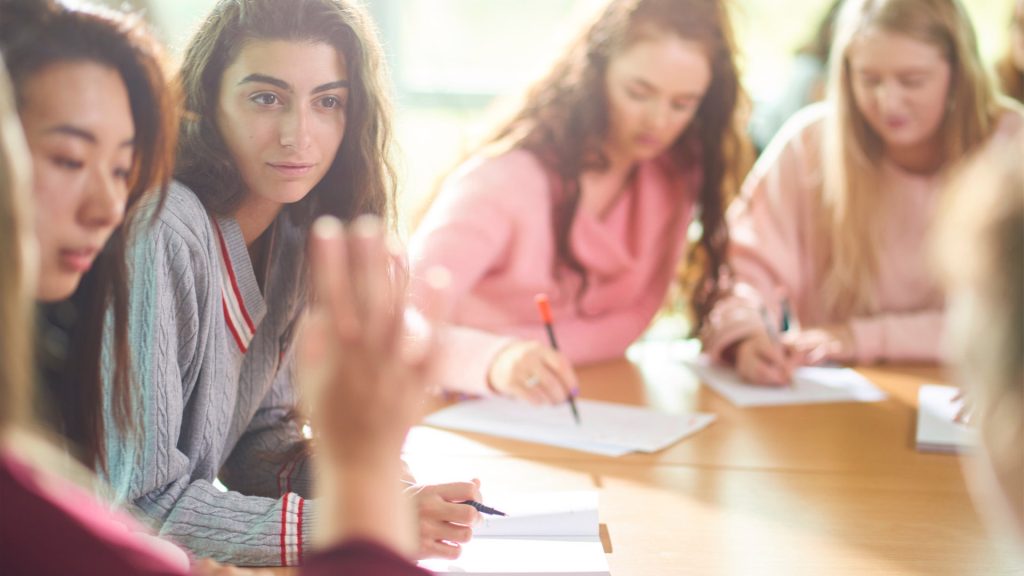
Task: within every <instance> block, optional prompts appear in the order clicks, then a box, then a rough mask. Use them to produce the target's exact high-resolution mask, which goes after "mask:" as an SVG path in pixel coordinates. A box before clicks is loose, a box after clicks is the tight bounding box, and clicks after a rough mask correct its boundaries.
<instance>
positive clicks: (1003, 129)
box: [992, 98, 1024, 140]
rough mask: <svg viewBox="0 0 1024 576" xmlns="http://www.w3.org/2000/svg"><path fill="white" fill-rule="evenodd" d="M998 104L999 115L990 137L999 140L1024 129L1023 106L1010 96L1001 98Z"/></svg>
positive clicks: (1012, 135)
mask: <svg viewBox="0 0 1024 576" xmlns="http://www.w3.org/2000/svg"><path fill="white" fill-rule="evenodd" d="M999 104H1000V106H999V116H998V118H996V123H995V130H994V131H993V133H992V137H993V138H995V139H997V140H1001V139H1004V138H1005V139H1009V138H1013V137H1015V136H1017V135H1019V134H1020V133H1021V132H1022V131H1024V106H1022V105H1021V104H1020V103H1018V102H1017V101H1015V100H1012V99H1010V98H1003V99H1001V100H1000V101H999Z"/></svg>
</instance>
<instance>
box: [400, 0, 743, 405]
mask: <svg viewBox="0 0 1024 576" xmlns="http://www.w3.org/2000/svg"><path fill="white" fill-rule="evenodd" d="M734 54H735V48H734V42H733V35H732V28H731V25H730V22H729V18H728V15H727V13H726V9H725V6H724V5H723V3H721V2H717V1H708V0H614V1H612V2H610V3H609V4H608V6H607V7H606V8H605V9H604V11H603V12H602V13H601V14H600V15H599V16H598V18H597V19H596V20H595V21H594V22H593V23H592V24H591V25H590V26H589V27H587V28H586V29H585V30H583V32H582V34H581V35H580V36H579V38H578V39H577V40H576V41H575V42H574V43H573V44H571V45H570V46H569V48H568V49H567V50H566V51H565V52H564V53H563V54H562V55H561V56H560V58H559V59H558V60H557V61H556V63H555V64H554V66H553V67H552V69H551V71H550V72H549V73H548V74H547V75H546V76H545V77H543V78H542V79H541V80H539V81H538V82H537V83H536V84H534V85H533V86H532V87H530V88H529V90H527V92H526V94H525V97H524V98H523V100H522V102H521V103H520V104H519V106H518V108H517V109H516V110H515V112H514V113H513V114H512V116H511V118H510V119H508V120H506V121H505V122H503V123H501V124H500V125H499V126H498V127H497V129H496V130H494V132H493V134H492V135H491V136H490V137H489V138H487V139H486V141H485V142H484V143H483V145H481V146H480V147H479V148H478V149H477V150H476V151H475V152H474V153H473V155H472V156H471V157H470V158H469V159H468V160H467V161H466V162H464V163H463V164H462V165H461V166H460V167H459V168H458V169H457V170H456V171H455V172H454V173H452V174H451V175H450V176H449V177H448V179H447V180H446V181H445V183H444V184H443V185H442V186H441V188H440V190H439V191H438V192H437V194H436V197H434V198H433V199H432V202H431V204H430V206H429V209H428V210H427V211H426V213H425V215H424V216H423V218H422V221H421V222H420V223H419V225H418V227H417V228H416V231H415V233H414V235H413V237H412V240H411V243H410V266H411V270H412V286H413V290H414V296H415V293H416V292H417V286H419V285H420V282H421V278H422V277H423V273H424V271H425V270H427V269H428V268H429V267H430V266H434V265H443V266H445V267H446V268H449V269H450V270H451V271H452V276H453V292H454V295H455V298H454V300H455V302H456V306H455V310H454V316H453V321H454V323H455V324H456V327H454V328H453V329H452V330H451V331H450V333H449V334H448V336H449V338H448V342H447V344H446V345H445V350H444V355H445V358H444V361H443V364H442V366H444V368H442V370H441V374H442V377H443V379H444V381H443V384H444V385H447V386H449V387H452V388H455V389H460V390H463V391H468V392H473V393H488V392H491V393H496V394H503V395H509V396H514V397H519V398H524V399H526V400H529V401H531V402H533V403H537V404H541V403H555V402H560V401H564V400H565V398H566V396H567V395H568V394H569V393H570V391H572V390H573V389H574V388H575V387H576V385H577V384H576V379H575V376H574V374H573V370H572V364H573V363H586V362H594V361H599V360H605V359H609V358H614V357H617V356H621V355H622V354H623V353H624V352H625V349H626V347H627V346H628V345H629V344H630V343H631V342H632V341H633V340H634V339H636V338H637V337H638V336H639V335H640V334H641V333H642V332H643V331H644V329H645V328H646V327H647V325H648V324H649V323H650V321H651V319H652V318H653V316H654V314H655V312H656V311H657V310H658V308H659V307H660V306H661V305H662V303H663V302H664V299H665V296H666V292H667V291H668V289H669V286H670V284H671V283H672V281H673V278H674V277H675V272H676V267H677V265H678V264H679V261H680V259H681V258H682V256H683V254H685V252H686V250H685V248H686V243H687V242H686V240H687V239H686V231H687V229H688V227H689V224H690V222H691V221H692V220H693V219H694V218H699V220H700V222H701V224H702V227H703V235H702V237H701V239H700V246H701V247H702V248H703V250H704V253H705V254H706V257H705V261H706V264H705V266H704V279H703V280H702V281H701V282H700V283H699V287H698V289H697V290H696V291H695V293H694V295H693V305H694V308H695V312H696V315H697V317H698V318H703V317H704V316H705V315H706V313H707V311H708V307H709V305H710V302H711V301H712V300H713V299H714V295H715V293H716V284H715V279H716V278H717V277H718V273H717V271H718V268H719V267H720V265H721V264H722V262H723V260H724V255H725V246H726V242H727V238H728V233H727V231H726V227H725V222H724V219H723V213H724V205H725V200H726V196H727V193H728V191H729V190H730V189H731V187H732V186H733V185H734V184H735V183H736V182H737V178H738V173H739V161H738V159H739V157H740V156H741V152H742V151H743V150H744V140H743V136H742V133H743V130H742V126H741V125H740V118H739V114H738V113H737V112H738V109H739V103H740V102H741V101H742V99H743V95H742V92H741V88H740V85H739V78H738V74H737V70H736V65H735V62H734ZM538 293H546V294H548V295H549V297H550V301H551V308H552V312H553V316H554V319H555V322H556V324H557V330H558V340H559V343H560V345H561V346H562V348H561V353H557V352H555V351H554V350H553V349H552V348H550V347H549V346H548V345H546V344H545V342H546V341H547V338H546V336H545V332H544V327H543V325H542V323H541V321H540V319H539V318H538V315H537V309H536V308H535V305H534V296H535V295H536V294H538Z"/></svg>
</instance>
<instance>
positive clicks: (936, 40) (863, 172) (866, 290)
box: [820, 0, 999, 319]
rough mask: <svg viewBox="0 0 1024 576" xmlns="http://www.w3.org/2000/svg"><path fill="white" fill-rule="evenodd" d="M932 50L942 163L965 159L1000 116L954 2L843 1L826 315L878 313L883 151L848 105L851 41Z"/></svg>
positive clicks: (831, 90) (833, 91)
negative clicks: (946, 79) (941, 65)
mask: <svg viewBox="0 0 1024 576" xmlns="http://www.w3.org/2000/svg"><path fill="white" fill-rule="evenodd" d="M872 28H873V29H878V30H884V31H886V32H890V33H894V34H900V35H904V36H908V37H910V38H913V39H915V40H918V41H921V42H924V43H926V44H930V45H932V46H935V47H937V48H938V49H939V50H940V51H941V52H942V54H943V55H945V57H946V61H947V62H948V63H949V65H950V69H951V70H950V71H951V76H950V92H949V94H948V96H947V98H948V100H947V102H948V108H947V113H946V116H945V118H944V120H943V122H942V125H941V126H940V128H939V130H940V131H941V137H942V142H943V154H944V158H943V161H944V163H946V164H947V165H948V164H949V163H950V162H953V161H956V160H958V159H960V158H963V157H964V156H965V154H966V153H967V152H969V151H971V150H973V149H974V148H975V147H977V146H978V145H979V144H980V143H982V142H983V141H984V140H985V139H986V138H988V136H989V135H990V134H991V133H992V130H993V128H994V125H995V121H996V118H997V115H998V112H999V106H998V104H997V101H996V97H995V92H994V90H993V88H992V85H991V82H990V80H989V77H988V76H987V74H986V72H985V67H984V65H983V64H982V61H981V58H980V56H979V54H978V48H977V40H976V37H975V34H974V29H973V27H972V25H971V21H970V18H969V17H968V15H967V13H966V11H965V10H964V8H963V6H962V5H961V3H960V2H959V0H847V2H846V4H844V5H843V8H842V10H841V12H840V15H839V20H838V22H837V26H836V37H835V42H834V44H833V46H832V53H831V55H830V66H829V75H830V77H829V86H828V98H827V101H828V102H829V103H830V104H829V105H830V106H831V107H832V111H831V112H832V113H831V114H829V116H828V119H827V121H826V124H825V148H824V161H823V169H824V194H823V200H822V201H823V209H824V210H823V220H822V222H820V226H821V232H822V234H821V237H822V238H828V240H827V242H828V243H829V244H830V246H829V248H830V250H828V251H827V252H826V253H827V254H829V256H828V258H829V260H828V261H827V262H825V263H824V264H825V265H826V269H827V273H826V276H825V280H824V285H823V289H822V290H823V298H824V301H825V307H826V310H829V311H830V313H831V314H832V315H834V316H835V317H837V319H846V318H849V317H851V316H853V315H862V314H871V313H873V312H876V311H877V296H876V294H875V293H874V286H875V285H876V274H877V255H878V251H879V250H880V248H881V247H880V246H879V241H880V233H879V230H878V229H877V222H878V221H879V219H878V218H877V217H876V215H877V213H878V211H879V210H880V209H881V210H884V206H885V198H883V197H882V195H881V191H880V190H879V187H878V186H877V179H878V166H879V164H880V163H881V161H882V158H883V153H884V146H883V143H882V141H881V138H880V137H879V136H878V135H877V134H876V133H875V132H874V131H873V130H872V129H871V128H870V126H869V125H868V123H867V121H866V120H865V119H864V116H863V115H862V114H861V113H860V111H859V109H858V108H857V104H856V102H855V100H854V95H853V85H852V82H851V72H850V63H849V51H850V46H851V44H852V43H853V42H854V41H855V40H856V39H857V38H858V37H859V36H860V34H862V33H863V32H864V31H866V30H868V29H872Z"/></svg>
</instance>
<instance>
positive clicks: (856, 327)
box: [850, 318, 886, 364]
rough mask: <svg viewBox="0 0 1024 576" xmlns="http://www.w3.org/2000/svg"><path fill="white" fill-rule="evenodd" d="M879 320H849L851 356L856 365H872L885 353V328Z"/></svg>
mask: <svg viewBox="0 0 1024 576" xmlns="http://www.w3.org/2000/svg"><path fill="white" fill-rule="evenodd" d="M883 321H884V320H882V319H881V318H854V319H853V320H850V331H851V332H852V333H853V354H854V358H855V360H856V363H857V364H874V363H876V362H878V361H879V360H881V359H882V354H883V352H884V351H885V349H886V348H885V328H884V326H883V325H882V322H883Z"/></svg>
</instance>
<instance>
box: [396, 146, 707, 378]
mask: <svg viewBox="0 0 1024 576" xmlns="http://www.w3.org/2000/svg"><path fill="white" fill-rule="evenodd" d="M584 185H586V184H584ZM698 192H699V170H697V169H693V170H689V171H688V172H686V173H682V172H681V171H680V170H679V169H676V168H673V167H672V165H671V163H670V162H669V161H668V160H667V159H664V158H661V159H656V160H652V161H648V162H644V163H642V164H640V165H639V166H638V168H637V173H636V177H635V178H633V180H632V188H631V189H629V190H627V191H626V192H625V193H623V194H622V195H621V196H620V197H619V198H618V199H617V200H616V201H615V203H614V204H613V205H612V206H611V207H610V208H609V209H608V210H607V211H606V213H605V214H604V215H603V217H598V216H597V215H594V214H591V213H588V212H586V211H585V210H584V209H582V208H581V209H580V210H579V211H578V212H577V215H576V220H575V222H574V224H573V229H572V232H571V242H572V247H573V250H574V252H575V254H576V257H577V258H578V259H579V260H580V262H581V263H582V264H583V266H584V267H585V268H586V270H587V271H588V274H589V281H590V284H589V286H588V288H587V291H586V292H585V293H584V295H583V297H582V299H581V300H578V299H577V290H578V288H579V285H580V281H579V278H578V277H577V275H576V274H574V273H573V272H571V271H569V270H565V269H563V271H562V273H561V274H558V275H556V274H555V261H556V253H555V237H554V231H553V229H552V224H551V222H552V209H553V201H552V194H553V192H552V179H551V178H550V176H549V174H548V172H547V171H546V170H545V169H544V168H543V167H542V166H541V164H540V162H539V160H538V159H537V158H536V157H535V156H534V155H533V154H531V153H530V152H527V151H524V150H513V151H512V152H509V153H506V154H503V155H501V156H498V157H494V158H475V159H473V160H470V161H469V162H467V163H466V164H464V165H463V166H462V167H461V168H460V169H459V170H458V171H457V172H456V173H455V174H454V175H453V176H452V177H451V178H450V179H449V180H448V181H447V182H446V183H445V186H444V187H443V189H442V191H441V194H440V195H439V196H438V198H437V199H436V201H435V202H434V204H433V205H432V206H431V208H430V211H429V212H428V213H427V215H426V217H425V219H424V220H423V222H422V224H421V225H420V227H419V228H418V229H417V231H416V233H415V234H414V235H413V238H412V240H411V243H410V247H409V254H410V267H411V273H412V277H411V283H412V288H413V298H414V300H415V299H416V297H417V294H418V293H419V292H420V290H419V289H418V287H419V286H422V278H423V274H424V272H425V271H426V270H427V269H428V268H430V267H431V266H434V265H442V266H444V267H446V268H448V269H449V270H450V271H451V273H452V283H453V290H452V296H453V301H454V302H455V307H454V311H453V314H452V323H453V324H454V325H456V326H454V327H451V328H449V329H448V330H447V333H446V335H445V343H444V344H443V345H442V348H443V352H442V356H443V357H444V360H443V361H442V366H443V367H442V370H441V372H442V374H443V377H444V378H445V379H446V382H444V384H445V385H446V386H447V387H448V388H452V389H458V390H465V391H472V392H484V391H486V389H487V382H486V380H487V371H488V369H489V367H490V364H491V361H492V359H493V358H494V356H495V354H496V353H497V352H498V351H500V350H501V348H503V347H504V346H506V345H508V344H509V343H510V342H511V338H519V339H534V340H537V341H540V342H546V341H547V336H546V334H545V332H544V327H543V325H542V324H541V321H540V317H539V314H538V312H537V307H536V305H535V304H534V295H536V294H537V293H539V292H546V293H547V294H548V295H549V297H550V298H551V307H552V314H553V316H554V320H555V331H556V333H557V335H558V343H559V346H560V347H561V350H562V351H563V352H564V353H565V355H566V356H567V357H568V358H569V359H570V360H571V361H572V362H574V363H587V362H594V361H599V360H604V359H609V358H614V357H617V356H621V355H622V354H623V353H624V351H625V349H626V347H627V346H628V345H629V344H630V343H631V342H633V340H635V339H636V338H637V336H639V335H640V334H641V333H642V332H643V331H644V329H645V328H646V327H647V325H648V324H649V323H650V321H651V318H653V316H654V314H655V312H657V310H658V308H659V306H660V305H661V304H662V302H663V300H664V298H665V293H666V291H667V289H668V286H669V284H670V282H671V281H672V278H673V275H674V272H675V269H676V263H677V262H678V260H679V257H680V255H681V254H682V251H683V248H684V245H685V242H686V228H687V225H688V224H689V222H690V218H691V215H692V213H693V206H694V202H695V200H696V198H697V196H698ZM510 337H511V338H510Z"/></svg>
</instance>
